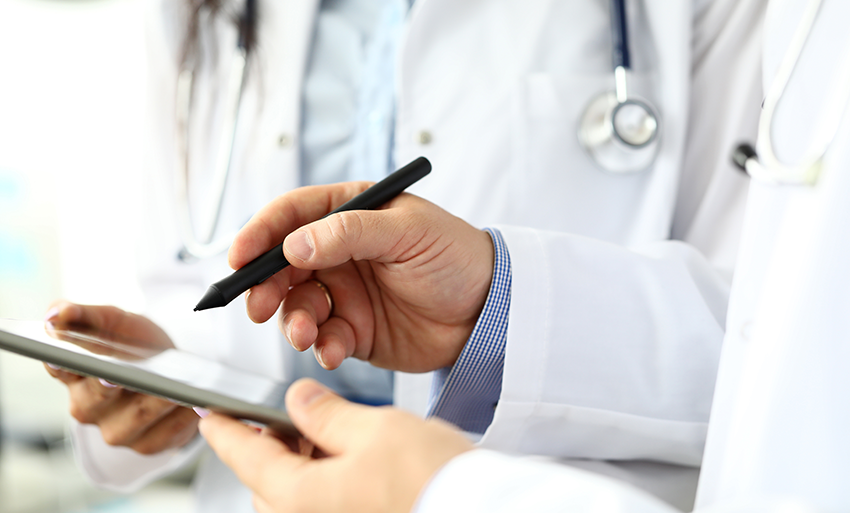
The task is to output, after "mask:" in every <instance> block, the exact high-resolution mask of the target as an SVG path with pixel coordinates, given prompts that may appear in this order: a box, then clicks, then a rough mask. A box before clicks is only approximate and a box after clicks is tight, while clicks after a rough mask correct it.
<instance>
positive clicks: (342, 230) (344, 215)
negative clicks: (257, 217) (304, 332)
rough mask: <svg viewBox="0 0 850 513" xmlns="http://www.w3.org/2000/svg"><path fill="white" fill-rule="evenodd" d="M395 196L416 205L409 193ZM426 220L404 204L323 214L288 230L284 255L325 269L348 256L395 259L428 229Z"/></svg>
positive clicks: (306, 265)
mask: <svg viewBox="0 0 850 513" xmlns="http://www.w3.org/2000/svg"><path fill="white" fill-rule="evenodd" d="M402 196H404V198H403V199H402V198H401V197H400V198H397V199H396V200H394V203H395V202H398V201H399V200H401V201H403V202H404V203H405V204H406V205H407V206H408V207H410V206H415V205H416V204H417V199H416V198H414V197H413V196H410V195H402ZM430 222H431V221H429V220H428V219H427V218H426V217H425V216H421V215H416V213H415V211H414V210H412V209H410V208H407V209H400V208H389V209H382V210H351V211H346V212H339V213H336V214H334V215H331V216H328V217H325V218H323V219H320V220H318V221H315V222H313V223H310V224H308V225H306V226H302V227H301V228H299V229H298V230H295V231H294V232H292V233H290V234H289V235H288V236H287V237H286V239H285V240H284V241H283V249H284V255H285V256H286V258H287V260H289V262H290V263H292V264H293V265H295V266H296V267H300V268H302V269H327V268H330V267H335V266H337V265H340V264H343V263H345V262H347V261H349V260H374V261H379V262H385V263H389V262H394V261H396V260H397V259H398V257H399V256H400V255H401V254H402V253H403V252H404V250H406V249H408V248H410V247H412V246H413V245H414V244H415V243H416V241H418V240H420V239H421V238H422V237H421V236H420V234H422V233H425V231H427V228H428V225H429V223H430Z"/></svg>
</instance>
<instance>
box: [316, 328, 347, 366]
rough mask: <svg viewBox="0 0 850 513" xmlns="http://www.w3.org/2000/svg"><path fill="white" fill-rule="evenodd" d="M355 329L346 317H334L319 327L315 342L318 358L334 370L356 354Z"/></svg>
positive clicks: (323, 364)
mask: <svg viewBox="0 0 850 513" xmlns="http://www.w3.org/2000/svg"><path fill="white" fill-rule="evenodd" d="M354 348H355V339H354V330H353V329H352V327H351V325H350V324H349V323H348V322H346V321H345V320H344V319H342V318H339V317H333V318H331V319H329V320H328V322H326V323H324V324H322V325H321V326H320V327H319V336H318V337H317V340H316V342H315V344H313V353H314V354H315V355H316V360H317V361H318V362H319V363H320V364H321V365H322V367H324V368H325V369H328V370H334V369H336V368H337V367H339V366H340V365H342V361H343V360H345V359H346V358H348V357H349V356H353V355H354Z"/></svg>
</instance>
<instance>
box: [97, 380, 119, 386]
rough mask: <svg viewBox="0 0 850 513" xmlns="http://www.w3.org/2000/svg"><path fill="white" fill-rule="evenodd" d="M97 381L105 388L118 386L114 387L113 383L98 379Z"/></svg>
mask: <svg viewBox="0 0 850 513" xmlns="http://www.w3.org/2000/svg"><path fill="white" fill-rule="evenodd" d="M98 381H100V384H101V385H103V386H105V387H106V388H118V385H116V384H115V383H110V382H108V381H106V380H105V379H103V378H99V379H98Z"/></svg>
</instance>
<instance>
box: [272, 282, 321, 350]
mask: <svg viewBox="0 0 850 513" xmlns="http://www.w3.org/2000/svg"><path fill="white" fill-rule="evenodd" d="M331 307H332V304H331V302H330V301H328V295H326V293H325V289H323V288H321V287H319V286H317V283H316V281H315V280H308V281H306V282H304V283H302V284H300V285H297V286H295V287H293V288H292V290H290V291H289V293H288V294H287V295H286V298H285V299H284V300H283V308H282V309H281V317H280V328H281V331H282V332H283V333H284V335H286V338H287V339H288V340H289V343H290V344H292V347H294V348H295V349H297V350H298V351H304V350H306V349H308V348H309V347H310V346H311V345H313V343H314V342H316V338H317V336H318V334H319V328H318V327H319V326H320V325H321V324H322V323H324V322H326V321H327V320H328V318H329V317H330V314H331Z"/></svg>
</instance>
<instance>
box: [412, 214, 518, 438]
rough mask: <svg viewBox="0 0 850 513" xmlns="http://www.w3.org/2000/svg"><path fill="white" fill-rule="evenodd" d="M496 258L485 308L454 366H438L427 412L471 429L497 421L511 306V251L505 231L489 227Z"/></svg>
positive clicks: (463, 427) (471, 430)
mask: <svg viewBox="0 0 850 513" xmlns="http://www.w3.org/2000/svg"><path fill="white" fill-rule="evenodd" d="M485 231H486V232H487V233H489V234H490V238H491V239H492V240H493V248H494V249H495V253H496V261H495V265H494V268H493V281H492V283H491V284H490V292H489V294H488V295H487V301H486V303H485V304H484V310H483V311H482V312H481V315H480V316H479V317H478V322H477V323H476V324H475V328H474V329H473V330H472V335H471V336H470V337H469V340H468V341H467V342H466V345H465V346H464V348H463V351H462V352H461V353H460V356H459V357H458V359H457V362H455V364H454V366H453V367H451V368H445V369H440V370H438V371H437V372H436V373H435V374H434V380H433V382H432V384H431V406H430V407H429V409H428V416H437V417H440V418H442V419H443V420H446V421H448V422H451V423H452V424H455V425H456V426H458V427H459V428H461V429H463V430H464V431H467V432H470V433H484V431H486V430H487V427H489V426H490V423H491V422H492V421H493V414H494V412H495V409H496V404H498V402H499V394H501V392H502V371H503V370H504V367H505V344H506V341H507V333H508V312H509V310H510V306H511V257H510V254H509V253H508V247H507V246H506V245H505V241H504V239H503V238H502V234H501V232H499V231H498V230H495V229H491V228H486V229H485Z"/></svg>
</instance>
